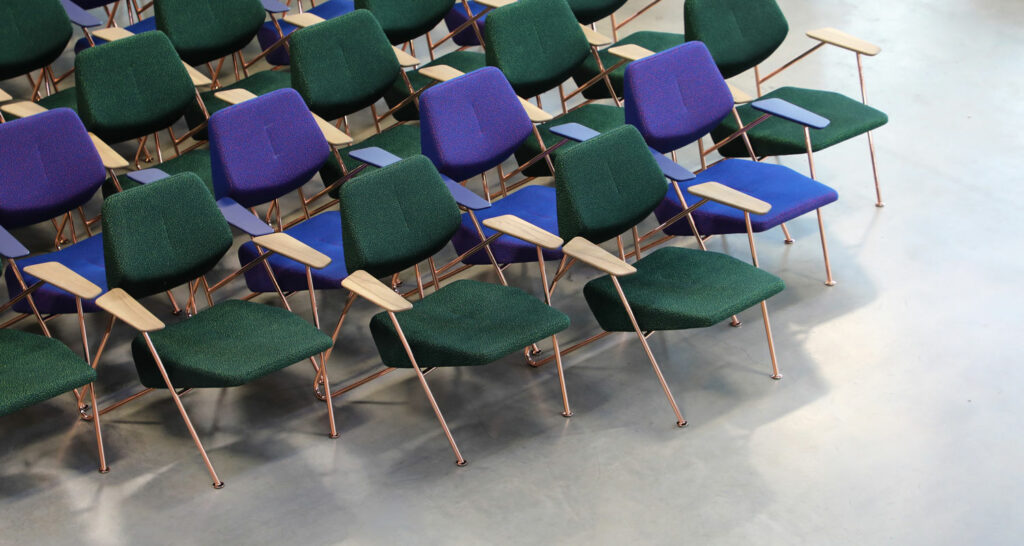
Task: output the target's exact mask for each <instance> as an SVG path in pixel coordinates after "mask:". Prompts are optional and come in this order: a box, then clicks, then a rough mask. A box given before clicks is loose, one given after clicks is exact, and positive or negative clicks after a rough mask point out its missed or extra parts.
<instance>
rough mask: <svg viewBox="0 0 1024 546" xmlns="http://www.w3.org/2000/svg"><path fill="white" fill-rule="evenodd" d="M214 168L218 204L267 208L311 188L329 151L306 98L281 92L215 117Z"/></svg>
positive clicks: (212, 139) (212, 119)
mask: <svg viewBox="0 0 1024 546" xmlns="http://www.w3.org/2000/svg"><path fill="white" fill-rule="evenodd" d="M209 132H210V163H211V167H212V170H213V189H214V194H215V196H216V198H217V199H220V198H222V197H231V198H232V199H234V200H235V201H238V203H240V204H241V205H242V206H244V207H254V206H256V205H261V204H263V203H268V202H270V201H273V200H274V199H277V198H278V197H281V196H282V195H285V194H287V193H289V192H291V191H294V190H296V189H298V188H299V187H301V186H302V185H303V184H305V183H306V182H309V180H310V179H311V178H313V175H314V174H316V172H317V170H318V169H319V168H320V167H321V166H322V165H323V164H324V162H325V161H327V157H328V155H330V153H331V149H330V146H329V145H328V144H327V141H326V140H324V136H323V133H322V132H321V131H320V128H319V127H318V126H317V124H316V120H314V119H313V116H312V114H310V112H309V108H308V107H307V106H306V103H305V102H303V100H302V97H301V96H300V95H299V94H298V92H296V91H295V90H294V89H281V90H278V91H274V92H272V93H268V94H266V95H263V96H260V97H257V98H255V99H251V100H247V101H245V102H242V103H239V104H236V105H234V106H231V107H228V108H225V109H223V110H219V111H218V112H216V113H215V114H213V115H212V116H210V131H209Z"/></svg>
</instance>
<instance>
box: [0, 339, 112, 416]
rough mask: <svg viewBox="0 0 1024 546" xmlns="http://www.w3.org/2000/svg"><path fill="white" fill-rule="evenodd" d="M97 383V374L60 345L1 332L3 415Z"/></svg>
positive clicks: (0, 400)
mask: <svg viewBox="0 0 1024 546" xmlns="http://www.w3.org/2000/svg"><path fill="white" fill-rule="evenodd" d="M95 380H96V371H95V370H93V369H92V368H91V367H90V366H89V365H88V364H86V362H85V360H83V359H82V357H80V356H78V355H77V354H75V352H74V351H72V350H71V349H69V348H68V347H67V345H64V344H63V343H61V342H60V341H57V340H56V339H53V338H48V337H44V336H41V335H37V334H30V333H28V332H22V331H20V330H9V329H3V330H0V415H7V414H9V413H14V412H16V411H18V410H20V409H23V408H27V407H28V406H31V405H33V404H38V403H39V402H43V401H46V400H49V399H51V398H53V397H54V396H58V395H61V394H64V393H66V392H68V391H70V390H71V389H75V388H78V387H81V386H83V385H87V384H89V383H92V382H93V381H95Z"/></svg>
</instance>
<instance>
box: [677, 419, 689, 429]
mask: <svg viewBox="0 0 1024 546" xmlns="http://www.w3.org/2000/svg"><path fill="white" fill-rule="evenodd" d="M686 425H687V423H686V419H683V420H682V421H676V426H677V427H679V428H683V427H685V426H686Z"/></svg>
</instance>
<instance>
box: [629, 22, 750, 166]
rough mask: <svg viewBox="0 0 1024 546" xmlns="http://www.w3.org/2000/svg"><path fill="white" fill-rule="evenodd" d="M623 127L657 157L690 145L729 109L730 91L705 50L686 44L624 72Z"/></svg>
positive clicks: (731, 102) (659, 54)
mask: <svg viewBox="0 0 1024 546" xmlns="http://www.w3.org/2000/svg"><path fill="white" fill-rule="evenodd" d="M624 92H625V103H626V106H625V108H626V123H629V124H631V125H634V126H636V128H637V129H640V134H642V135H643V136H644V140H646V141H647V144H648V145H650V146H651V147H652V148H654V149H656V150H658V151H659V152H661V153H667V152H670V151H672V150H677V149H679V148H682V147H683V146H686V145H687V144H690V143H691V142H694V141H695V140H697V139H698V138H700V137H701V136H703V135H705V134H707V132H708V131H710V130H711V129H713V128H715V127H716V126H718V123H719V122H720V121H721V120H722V118H724V117H725V116H727V115H728V114H729V112H730V111H731V110H732V106H733V100H732V93H731V92H730V91H729V86H728V85H727V84H726V83H725V80H724V79H722V75H721V73H719V71H718V67H716V66H715V62H714V60H713V59H712V58H711V54H710V53H709V52H708V48H707V47H705V46H704V44H703V43H701V42H688V43H685V44H682V45H679V46H676V47H673V48H672V49H667V50H665V51H662V52H661V53H657V54H655V55H651V56H650V57H645V58H643V59H639V60H636V61H633V62H632V63H630V64H629V65H628V66H627V67H626V80H625V87H624Z"/></svg>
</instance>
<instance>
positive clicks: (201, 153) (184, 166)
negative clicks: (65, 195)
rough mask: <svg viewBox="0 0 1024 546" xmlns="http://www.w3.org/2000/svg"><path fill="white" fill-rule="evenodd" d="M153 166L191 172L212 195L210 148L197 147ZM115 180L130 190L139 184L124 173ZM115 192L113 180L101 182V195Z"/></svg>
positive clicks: (172, 171) (105, 196) (109, 194)
mask: <svg viewBox="0 0 1024 546" xmlns="http://www.w3.org/2000/svg"><path fill="white" fill-rule="evenodd" d="M154 167H155V168H157V169H160V170H161V171H164V172H165V173H167V174H170V175H175V174H181V173H193V174H195V175H196V176H198V177H199V179H200V180H202V181H203V184H204V185H205V186H206V188H207V189H208V190H210V194H211V195H213V174H212V172H211V166H210V150H208V149H206V148H197V149H195V150H192V151H191V152H188V153H186V154H182V155H181V157H172V158H170V159H167V160H165V161H164V162H163V163H157V164H155V165H154ZM117 181H118V182H120V183H121V189H122V190H130V189H132V188H137V187H139V186H140V185H141V184H139V183H138V182H135V181H134V180H132V179H130V178H128V177H127V176H124V175H120V176H118V177H117ZM115 193H117V186H114V181H113V180H112V179H110V178H108V179H107V180H106V181H105V182H104V183H103V197H104V198H107V197H109V196H111V195H113V194H115Z"/></svg>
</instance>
